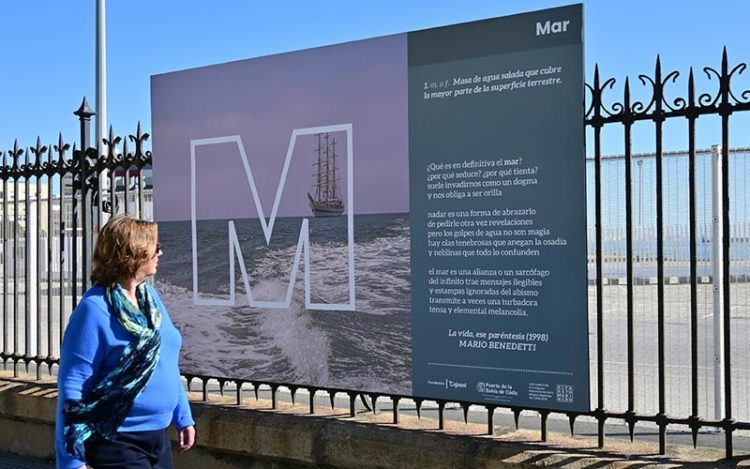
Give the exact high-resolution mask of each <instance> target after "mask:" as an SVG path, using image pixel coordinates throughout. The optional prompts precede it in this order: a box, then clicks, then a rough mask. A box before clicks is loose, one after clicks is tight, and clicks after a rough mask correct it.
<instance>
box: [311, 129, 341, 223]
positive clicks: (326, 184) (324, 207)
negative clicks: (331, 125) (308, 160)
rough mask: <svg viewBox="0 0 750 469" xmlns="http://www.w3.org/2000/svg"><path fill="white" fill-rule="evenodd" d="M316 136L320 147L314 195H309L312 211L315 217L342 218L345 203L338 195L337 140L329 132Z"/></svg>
mask: <svg viewBox="0 0 750 469" xmlns="http://www.w3.org/2000/svg"><path fill="white" fill-rule="evenodd" d="M316 136H317V137H318V147H317V149H316V150H315V153H317V161H316V162H315V163H313V169H314V171H313V184H312V192H313V193H312V194H310V193H309V192H308V193H307V198H308V199H309V201H310V209H311V210H312V212H313V215H314V216H315V217H340V216H341V214H342V213H344V203H343V202H342V201H341V198H340V197H339V195H338V183H339V179H338V177H337V176H336V171H337V169H338V168H336V158H337V155H336V139H335V138H333V137H330V136H329V135H328V133H327V132H326V133H320V134H316Z"/></svg>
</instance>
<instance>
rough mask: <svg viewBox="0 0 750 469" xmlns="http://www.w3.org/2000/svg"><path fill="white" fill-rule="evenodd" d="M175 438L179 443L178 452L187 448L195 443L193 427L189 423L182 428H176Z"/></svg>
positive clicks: (182, 451)
mask: <svg viewBox="0 0 750 469" xmlns="http://www.w3.org/2000/svg"><path fill="white" fill-rule="evenodd" d="M177 440H178V441H179V443H180V453H184V452H185V451H187V450H189V449H190V448H191V447H192V446H193V444H194V443H195V427H194V426H192V425H190V426H189V427H185V428H183V429H182V430H177Z"/></svg>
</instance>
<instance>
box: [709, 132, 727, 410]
mask: <svg viewBox="0 0 750 469" xmlns="http://www.w3.org/2000/svg"><path fill="white" fill-rule="evenodd" d="M711 180H712V184H711V195H712V201H713V204H712V207H713V213H712V216H711V220H712V224H713V243H712V246H713V256H712V261H713V262H712V264H713V277H714V278H713V315H714V418H715V419H716V420H721V419H723V418H724V411H723V409H724V316H723V315H722V310H721V305H722V300H723V295H722V282H723V277H724V276H723V273H722V265H723V263H724V255H723V253H722V231H723V230H722V223H721V213H722V210H723V207H722V203H721V202H722V198H721V197H722V191H723V190H724V188H723V187H722V185H721V146H719V145H713V146H712V147H711Z"/></svg>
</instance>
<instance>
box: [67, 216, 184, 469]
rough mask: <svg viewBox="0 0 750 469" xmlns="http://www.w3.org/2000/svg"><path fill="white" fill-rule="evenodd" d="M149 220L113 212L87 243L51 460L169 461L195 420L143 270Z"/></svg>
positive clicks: (107, 464) (148, 270) (168, 327)
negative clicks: (175, 438) (174, 436)
mask: <svg viewBox="0 0 750 469" xmlns="http://www.w3.org/2000/svg"><path fill="white" fill-rule="evenodd" d="M157 240H158V236H157V226H156V224H155V223H151V222H147V221H140V220H134V219H132V218H129V217H117V218H113V219H111V220H110V221H109V223H107V224H106V225H105V226H104V228H102V230H101V231H100V232H99V237H98V240H97V242H96V247H95V248H94V258H93V269H92V274H91V282H92V284H93V286H92V287H91V289H89V291H87V292H86V294H85V295H84V296H83V298H82V299H81V302H80V303H79V304H78V307H77V308H76V309H75V311H73V314H72V316H71V317H70V322H69V323H68V326H67V328H66V330H65V336H64V338H63V342H62V352H61V354H60V355H61V356H60V369H59V372H58V380H57V383H58V402H57V418H56V434H55V451H56V455H57V467H58V468H63V469H74V468H75V469H78V468H82V467H85V466H86V465H88V466H89V467H93V468H94V469H99V468H123V469H124V468H127V469H130V468H171V467H172V453H171V449H170V443H169V439H168V437H167V428H168V427H169V426H170V425H171V424H174V425H175V426H176V427H177V430H178V435H179V444H180V452H184V451H187V450H188V449H189V448H190V447H191V446H192V445H193V442H194V439H195V429H194V425H195V422H194V421H193V417H192V415H191V413H190V406H189V404H188V400H187V394H186V393H185V388H184V386H183V385H182V381H181V379H180V371H179V368H178V366H177V362H178V357H179V352H180V346H181V343H182V338H181V337H180V333H179V332H178V331H177V329H176V328H175V327H174V325H173V324H172V321H170V319H169V315H168V314H167V309H166V308H165V307H164V304H163V303H162V302H161V299H160V298H159V296H158V295H157V293H156V290H154V288H153V287H152V286H150V285H148V284H146V283H144V282H145V281H146V279H147V278H148V277H150V276H152V275H154V274H155V273H156V267H157V265H158V263H159V257H160V256H161V254H162V252H161V249H160V247H159V243H158V242H157Z"/></svg>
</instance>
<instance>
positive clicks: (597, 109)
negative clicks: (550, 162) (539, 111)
mask: <svg viewBox="0 0 750 469" xmlns="http://www.w3.org/2000/svg"><path fill="white" fill-rule="evenodd" d="M608 83H610V81H609V80H608V81H607V82H605V84H604V85H603V86H601V85H600V81H599V67H598V65H597V66H596V68H595V69H594V92H593V97H592V99H593V102H594V120H593V122H592V125H593V127H594V174H595V177H594V219H595V226H596V227H595V232H596V233H595V238H596V352H597V355H596V359H597V408H596V411H595V412H596V414H597V421H598V431H597V434H598V442H597V443H598V446H599V448H603V447H604V429H605V427H604V423H605V422H606V416H605V410H604V409H605V407H604V299H603V296H602V295H603V280H604V279H603V276H602V270H603V266H602V261H603V260H602V252H603V250H602V186H601V170H602V169H601V168H602V165H601V163H602V152H601V117H602V114H601V112H602V108H601V95H602V91H603V89H604V88H605V87H606V86H607V84H608ZM516 422H517V420H516Z"/></svg>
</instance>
